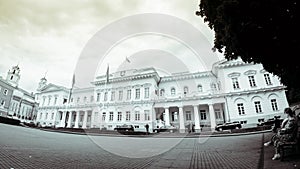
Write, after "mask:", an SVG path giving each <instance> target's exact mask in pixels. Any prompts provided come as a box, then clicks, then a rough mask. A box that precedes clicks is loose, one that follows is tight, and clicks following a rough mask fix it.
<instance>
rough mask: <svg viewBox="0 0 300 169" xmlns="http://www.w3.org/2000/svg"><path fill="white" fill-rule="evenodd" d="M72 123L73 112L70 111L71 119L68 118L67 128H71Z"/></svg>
mask: <svg viewBox="0 0 300 169" xmlns="http://www.w3.org/2000/svg"><path fill="white" fill-rule="evenodd" d="M71 122H72V111H69V118H68V125H67V128H71Z"/></svg>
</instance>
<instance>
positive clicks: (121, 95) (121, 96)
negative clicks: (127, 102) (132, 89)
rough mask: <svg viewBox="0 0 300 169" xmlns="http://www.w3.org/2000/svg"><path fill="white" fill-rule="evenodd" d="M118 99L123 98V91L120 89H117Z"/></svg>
mask: <svg viewBox="0 0 300 169" xmlns="http://www.w3.org/2000/svg"><path fill="white" fill-rule="evenodd" d="M119 100H120V101H121V100H123V91H122V90H120V91H119Z"/></svg>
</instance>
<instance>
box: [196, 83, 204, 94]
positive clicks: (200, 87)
mask: <svg viewBox="0 0 300 169" xmlns="http://www.w3.org/2000/svg"><path fill="white" fill-rule="evenodd" d="M197 88H198V92H202V91H203V88H202V85H200V84H199V85H198V86H197Z"/></svg>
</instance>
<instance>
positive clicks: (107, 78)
mask: <svg viewBox="0 0 300 169" xmlns="http://www.w3.org/2000/svg"><path fill="white" fill-rule="evenodd" d="M108 82H109V65H107V70H106V83H108Z"/></svg>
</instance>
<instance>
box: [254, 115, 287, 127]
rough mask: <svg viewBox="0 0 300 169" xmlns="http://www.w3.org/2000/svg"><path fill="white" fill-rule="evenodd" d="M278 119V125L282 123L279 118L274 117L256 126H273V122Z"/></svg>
mask: <svg viewBox="0 0 300 169" xmlns="http://www.w3.org/2000/svg"><path fill="white" fill-rule="evenodd" d="M276 119H278V120H279V124H281V123H282V122H283V119H282V118H280V116H276V117H274V118H270V119H268V120H267V121H262V122H259V123H258V124H257V126H268V125H273V124H274V123H275V120H276Z"/></svg>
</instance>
